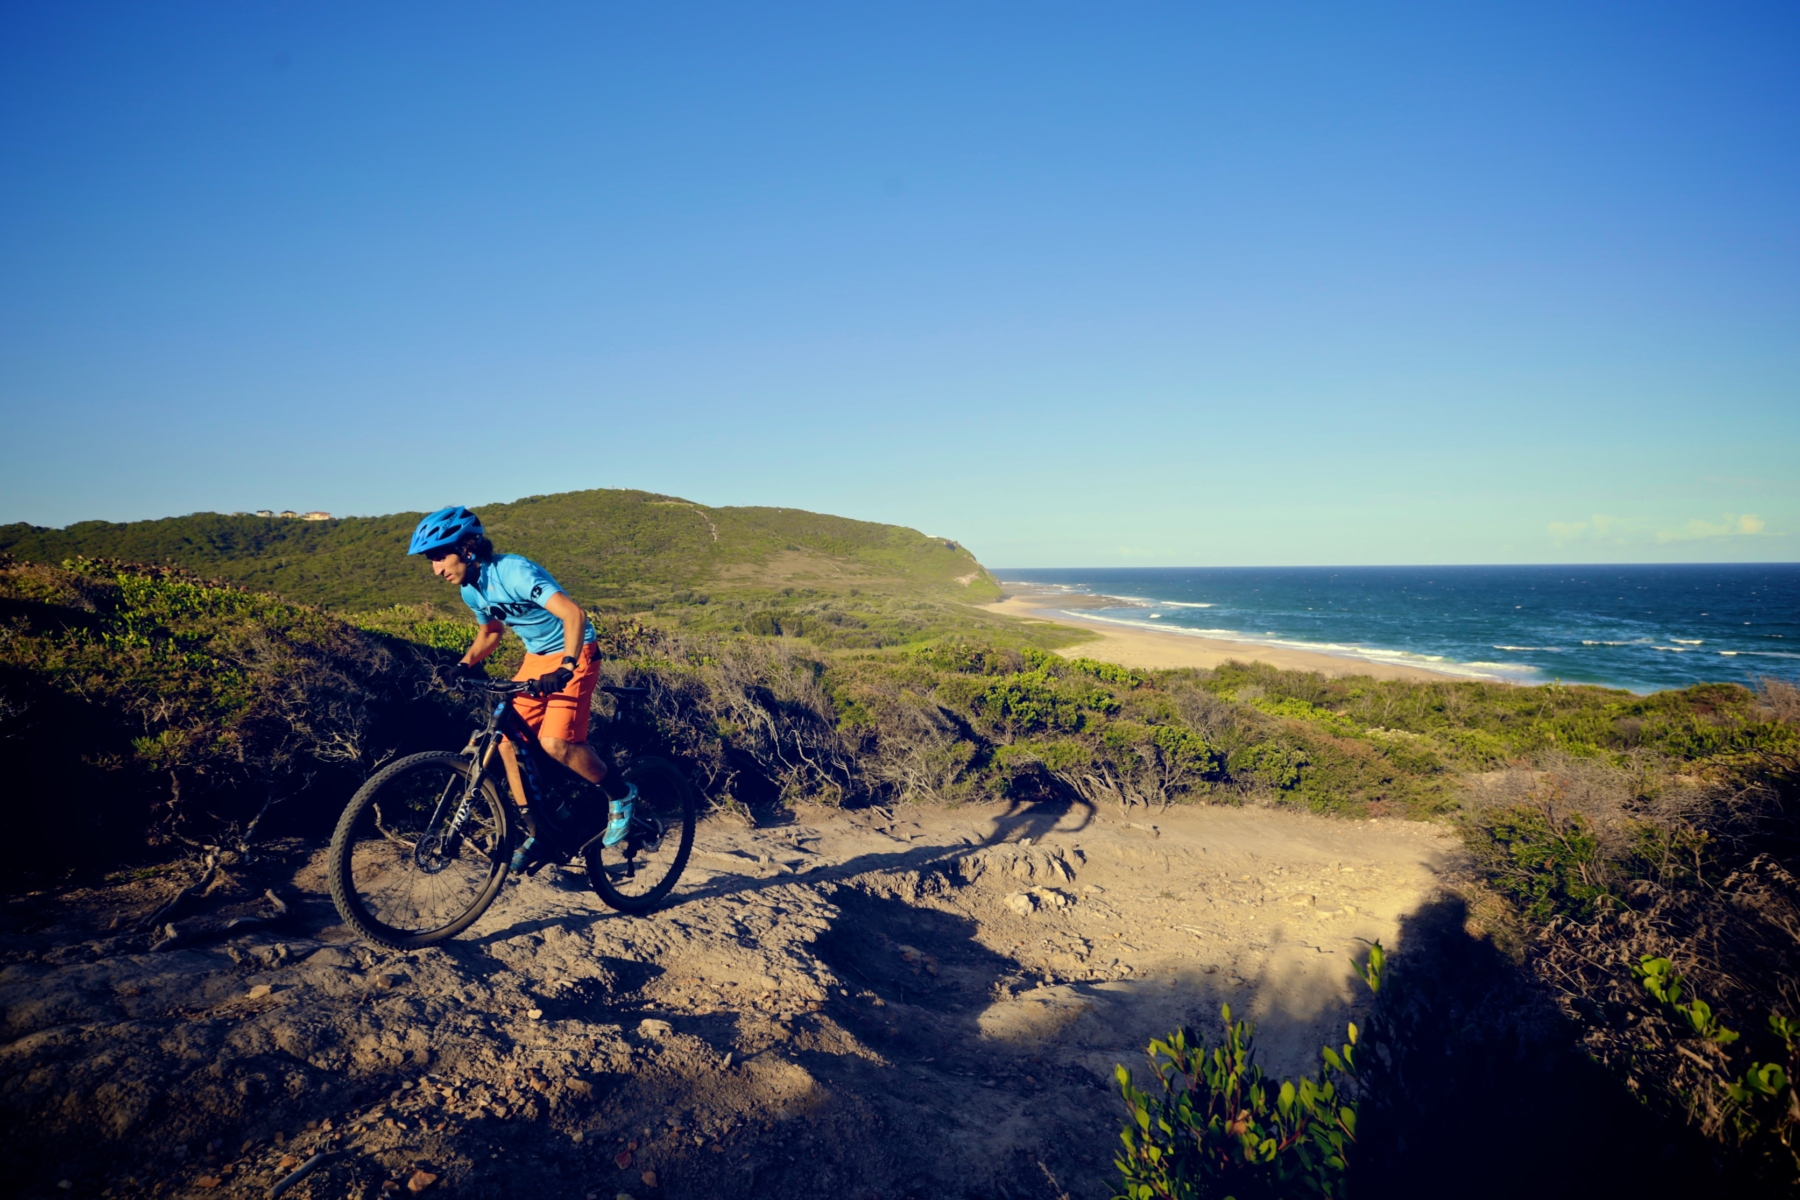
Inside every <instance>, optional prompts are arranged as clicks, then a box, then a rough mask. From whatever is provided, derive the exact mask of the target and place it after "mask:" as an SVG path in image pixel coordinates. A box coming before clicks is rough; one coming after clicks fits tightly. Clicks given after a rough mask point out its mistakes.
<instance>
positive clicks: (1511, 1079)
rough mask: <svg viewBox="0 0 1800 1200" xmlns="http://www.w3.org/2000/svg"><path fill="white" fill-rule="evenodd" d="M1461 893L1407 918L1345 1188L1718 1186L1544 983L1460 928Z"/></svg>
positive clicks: (1553, 1193) (1702, 1190)
mask: <svg viewBox="0 0 1800 1200" xmlns="http://www.w3.org/2000/svg"><path fill="white" fill-rule="evenodd" d="M1466 916H1467V913H1466V908H1465V905H1464V903H1463V901H1462V900H1461V899H1460V898H1456V897H1445V898H1441V899H1439V900H1437V901H1435V902H1433V903H1430V904H1427V905H1426V906H1424V907H1423V908H1421V909H1419V910H1418V911H1416V912H1414V913H1413V914H1411V915H1410V916H1408V917H1407V918H1405V919H1404V920H1403V922H1402V925H1401V932H1400V937H1399V940H1398V948H1397V953H1396V954H1394V955H1393V956H1392V957H1391V958H1390V960H1389V961H1390V965H1389V970H1388V972H1387V981H1386V983H1385V984H1384V986H1383V991H1382V996H1381V1001H1380V1004H1379V1006H1378V1012H1377V1016H1376V1017H1375V1018H1374V1019H1373V1020H1372V1021H1371V1022H1370V1027H1369V1029H1368V1031H1367V1036H1366V1037H1365V1041H1364V1048H1363V1050H1362V1057H1361V1060H1360V1063H1359V1068H1360V1075H1361V1080H1360V1083H1361V1087H1362V1093H1363V1095H1364V1097H1365V1099H1364V1101H1363V1105H1362V1110H1361V1113H1360V1126H1361V1128H1360V1130H1359V1132H1360V1135H1361V1136H1360V1138H1359V1141H1358V1145H1357V1152H1356V1157H1355V1160H1354V1167H1353V1174H1352V1178H1351V1183H1352V1187H1351V1195H1352V1196H1353V1197H1380V1198H1382V1200H1409V1198H1411V1197H1419V1198H1421V1200H1424V1198H1427V1197H1433V1198H1435V1197H1439V1196H1444V1195H1449V1194H1455V1195H1458V1196H1465V1197H1487V1196H1492V1197H1517V1196H1521V1195H1531V1196H1538V1197H1564V1196H1567V1197H1577V1196H1580V1197H1592V1196H1618V1195H1628V1194H1654V1193H1661V1192H1673V1193H1676V1194H1681V1193H1683V1192H1684V1191H1685V1192H1687V1193H1688V1194H1701V1195H1705V1194H1718V1193H1719V1189H1720V1188H1721V1187H1723V1186H1725V1185H1726V1183H1727V1181H1726V1180H1725V1178H1724V1177H1723V1176H1722V1175H1721V1174H1720V1173H1719V1172H1718V1170H1717V1169H1716V1168H1715V1166H1714V1163H1713V1161H1712V1156H1711V1154H1710V1153H1709V1151H1708V1148H1707V1147H1706V1145H1705V1144H1704V1143H1703V1142H1702V1141H1701V1139H1700V1138H1699V1137H1698V1136H1697V1135H1696V1134H1695V1133H1694V1132H1693V1131H1691V1130H1690V1129H1688V1128H1687V1127H1685V1126H1684V1125H1681V1124H1678V1123H1676V1122H1674V1121H1671V1120H1668V1119H1665V1118H1662V1117H1659V1116H1658V1115H1657V1114H1655V1113H1653V1112H1651V1111H1650V1110H1649V1109H1648V1108H1646V1107H1645V1106H1644V1105H1643V1104H1641V1103H1640V1102H1639V1101H1638V1100H1637V1099H1636V1097H1635V1096H1634V1095H1633V1094H1632V1092H1631V1091H1630V1090H1629V1089H1628V1087H1627V1086H1626V1083H1625V1081H1623V1080H1620V1079H1619V1078H1617V1077H1616V1076H1614V1075H1612V1074H1611V1073H1609V1072H1608V1071H1606V1070H1605V1069H1604V1068H1602V1067H1600V1066H1599V1065H1598V1064H1596V1063H1595V1062H1594V1061H1593V1060H1592V1059H1591V1058H1589V1057H1588V1056H1587V1055H1586V1054H1585V1053H1583V1051H1582V1048H1581V1039H1580V1032H1579V1029H1578V1028H1577V1027H1576V1026H1575V1024H1574V1023H1573V1022H1571V1021H1570V1020H1568V1019H1567V1018H1566V1017H1564V1016H1563V1015H1562V1013H1561V1012H1560V1011H1559V1010H1558V1009H1557V1007H1556V1005H1555V1004H1554V1002H1553V1001H1552V999H1551V997H1550V996H1549V995H1548V994H1547V993H1546V991H1545V990H1544V988H1543V987H1542V986H1541V985H1540V984H1537V983H1536V982H1535V981H1534V980H1532V979H1531V978H1530V977H1529V976H1528V975H1527V974H1526V973H1525V972H1524V971H1523V970H1521V969H1520V967H1519V966H1518V965H1517V964H1515V963H1514V962H1512V961H1511V960H1510V959H1508V958H1507V957H1506V956H1505V955H1504V954H1502V953H1501V952H1500V951H1499V950H1498V949H1497V948H1495V947H1494V946H1493V944H1492V943H1490V942H1488V941H1487V940H1485V939H1482V938H1477V937H1473V936H1471V935H1470V934H1469V933H1467V932H1466V930H1465V928H1464V921H1465V919H1466Z"/></svg>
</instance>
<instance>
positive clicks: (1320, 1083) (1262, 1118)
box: [1114, 942, 1383, 1200]
mask: <svg viewBox="0 0 1800 1200" xmlns="http://www.w3.org/2000/svg"><path fill="white" fill-rule="evenodd" d="M1382 965H1383V952H1382V949H1381V944H1380V943H1379V942H1377V943H1376V944H1375V945H1374V946H1373V947H1372V948H1371V949H1370V951H1369V957H1368V959H1367V960H1366V961H1365V962H1363V963H1361V964H1359V966H1358V973H1359V974H1360V975H1361V976H1362V979H1363V981H1364V982H1365V983H1366V984H1368V986H1369V989H1370V990H1371V991H1373V992H1379V991H1380V988H1381V972H1382ZM1220 1017H1221V1019H1222V1020H1223V1021H1224V1025H1225V1036H1224V1038H1223V1040H1222V1041H1221V1042H1220V1043H1219V1044H1218V1045H1217V1046H1208V1045H1207V1044H1206V1043H1205V1041H1204V1040H1203V1039H1200V1038H1198V1037H1197V1036H1196V1035H1195V1034H1193V1033H1192V1031H1190V1030H1186V1029H1178V1030H1176V1031H1175V1032H1174V1033H1171V1034H1169V1035H1168V1036H1167V1037H1165V1038H1158V1039H1157V1040H1155V1041H1152V1042H1151V1043H1150V1046H1149V1049H1148V1051H1147V1052H1146V1055H1147V1057H1148V1059H1149V1063H1150V1072H1151V1075H1152V1076H1153V1077H1154V1079H1155V1081H1156V1084H1155V1086H1154V1087H1153V1088H1139V1087H1137V1086H1136V1085H1135V1084H1133V1083H1132V1079H1131V1072H1130V1071H1128V1070H1126V1069H1125V1068H1124V1067H1123V1066H1121V1067H1118V1068H1117V1069H1116V1072H1115V1074H1116V1077H1117V1079H1118V1083H1119V1094H1120V1096H1121V1097H1122V1098H1123V1099H1124V1101H1125V1107H1126V1110H1127V1112H1128V1114H1129V1119H1128V1120H1127V1122H1126V1124H1125V1128H1124V1130H1123V1131H1122V1132H1121V1133H1120V1135H1119V1140H1120V1141H1121V1142H1122V1143H1123V1144H1124V1149H1123V1151H1122V1152H1121V1154H1120V1155H1119V1157H1118V1158H1117V1159H1116V1160H1114V1162H1115V1165H1116V1166H1117V1167H1118V1168H1119V1173H1120V1176H1121V1187H1120V1190H1119V1191H1118V1193H1116V1197H1117V1200H1200V1198H1201V1197H1214V1196H1226V1197H1232V1198H1233V1200H1259V1198H1267V1200H1278V1198H1280V1197H1288V1196H1323V1197H1337V1196H1342V1195H1344V1185H1345V1176H1346V1174H1347V1172H1348V1171H1349V1153H1350V1150H1351V1147H1352V1146H1353V1145H1354V1144H1355V1141H1356V1101H1355V1100H1354V1099H1352V1098H1350V1097H1349V1096H1348V1095H1347V1094H1346V1088H1345V1087H1344V1084H1346V1083H1348V1082H1350V1081H1351V1080H1354V1078H1355V1076H1356V1048H1357V1040H1358V1036H1359V1035H1358V1031H1357V1028H1356V1025H1355V1024H1354V1023H1351V1024H1350V1025H1349V1026H1348V1029H1347V1036H1348V1041H1347V1042H1345V1044H1344V1045H1343V1046H1341V1047H1339V1048H1338V1049H1335V1050H1334V1049H1332V1048H1331V1047H1330V1046H1326V1047H1324V1048H1323V1049H1322V1050H1321V1051H1320V1057H1321V1059H1322V1060H1323V1061H1322V1062H1321V1065H1320V1069H1319V1075H1318V1077H1316V1078H1315V1077H1312V1076H1303V1077H1301V1078H1300V1079H1298V1080H1291V1079H1284V1080H1282V1081H1281V1082H1280V1083H1279V1084H1275V1083H1273V1082H1271V1081H1269V1080H1268V1079H1266V1078H1265V1076H1264V1075H1263V1070H1262V1067H1261V1066H1259V1065H1258V1064H1257V1063H1256V1049H1255V1044H1254V1033H1255V1030H1254V1028H1253V1027H1252V1026H1251V1025H1250V1024H1249V1023H1248V1022H1246V1021H1234V1020H1232V1017H1231V1006H1230V1005H1228V1004H1227V1005H1224V1006H1222V1007H1221V1009H1220ZM1334 1075H1335V1076H1337V1077H1338V1078H1337V1080H1336V1081H1334V1080H1333V1078H1332V1077H1333V1076H1334Z"/></svg>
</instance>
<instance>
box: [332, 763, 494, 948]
mask: <svg viewBox="0 0 1800 1200" xmlns="http://www.w3.org/2000/svg"><path fill="white" fill-rule="evenodd" d="M471 769H472V767H471V764H470V763H469V760H468V759H466V758H464V757H463V756H462V755H460V754H447V753H431V754H414V755H411V756H409V757H407V758H403V759H400V760H399V761H398V762H394V763H390V764H388V765H387V766H386V767H384V768H382V769H381V770H380V771H377V772H376V773H375V774H374V775H372V776H370V778H369V780H368V782H367V783H365V784H363V785H362V787H361V788H360V789H359V790H358V791H357V793H356V795H355V796H354V797H352V798H351V800H350V803H349V805H348V806H347V807H346V808H345V809H344V815H343V816H342V817H341V818H339V820H338V825H337V832H336V833H334V834H333V835H332V838H331V850H330V854H329V864H328V870H327V871H326V876H327V879H328V880H329V883H330V886H331V899H332V902H333V903H334V904H336V905H337V910H338V915H339V916H341V917H343V918H344V921H345V923H346V924H348V925H349V926H350V927H351V928H352V929H355V930H356V931H357V932H358V933H360V934H362V935H363V936H364V937H366V938H368V939H369V940H370V941H372V942H379V943H381V944H382V945H384V946H392V947H394V948H395V949H397V950H410V949H413V948H415V947H418V946H429V945H432V944H433V943H436V942H441V941H444V940H445V939H447V938H453V937H455V936H456V935H457V934H459V933H461V932H462V931H463V930H465V929H467V928H468V927H469V926H470V925H473V924H474V923H475V921H476V919H477V918H478V917H480V916H481V914H482V913H484V912H486V911H487V908H488V905H490V904H492V903H493V902H494V897H495V896H496V895H498V894H499V892H500V887H501V885H502V884H504V883H505V882H506V872H507V867H508V863H509V858H508V855H507V847H508V845H509V842H508V836H507V825H506V807H505V805H504V804H502V803H501V800H500V795H499V793H498V791H497V790H496V789H495V787H494V784H493V781H492V780H490V779H483V780H481V782H480V784H479V785H478V786H477V787H476V788H475V791H474V794H473V796H471V797H470V803H469V810H468V811H467V812H466V813H464V812H462V811H461V809H462V801H463V795H464V792H465V791H466V790H467V784H468V778H469V772H470V770H471Z"/></svg>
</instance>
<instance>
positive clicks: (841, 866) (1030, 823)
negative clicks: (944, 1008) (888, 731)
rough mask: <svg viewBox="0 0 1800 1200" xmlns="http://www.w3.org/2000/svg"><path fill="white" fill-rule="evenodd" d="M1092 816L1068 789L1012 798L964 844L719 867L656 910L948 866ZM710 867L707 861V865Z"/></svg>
mask: <svg viewBox="0 0 1800 1200" xmlns="http://www.w3.org/2000/svg"><path fill="white" fill-rule="evenodd" d="M1093 817H1094V806H1093V804H1091V803H1090V802H1089V801H1087V800H1085V799H1083V798H1081V797H1080V796H1078V795H1075V794H1074V793H1073V792H1063V793H1061V794H1053V795H1051V796H1049V797H1047V798H1044V799H1038V800H1014V801H1013V802H1012V803H1011V804H1009V805H1008V807H1007V809H1006V811H1005V812H1003V813H1001V814H1000V815H999V816H997V817H995V818H993V822H994V830H993V832H992V833H990V834H989V835H988V836H986V837H984V838H981V839H980V840H978V841H976V842H974V843H973V844H970V843H968V842H961V841H959V842H957V843H955V844H954V845H932V846H909V847H907V848H905V849H895V850H891V851H874V852H871V853H868V854H859V855H857V856H855V857H854V858H849V859H846V860H844V861H843V862H841V863H833V864H829V865H822V866H818V867H814V868H812V869H811V870H808V871H805V872H804V873H799V874H781V875H743V874H737V873H734V872H730V871H725V872H719V873H716V874H714V875H713V876H712V878H710V879H708V880H707V881H706V882H705V883H702V884H700V885H699V886H697V887H689V888H683V887H681V886H680V885H677V886H676V889H675V894H674V895H673V896H672V897H671V898H670V900H669V902H668V903H667V904H665V905H664V906H663V908H662V909H661V910H659V911H665V912H666V911H668V910H669V909H673V908H679V907H681V906H682V905H684V904H691V903H693V902H694V901H696V900H712V899H717V898H718V897H721V896H732V895H742V894H744V893H746V892H752V893H753V892H761V891H766V890H768V889H769V888H776V887H786V886H787V885H789V884H793V883H799V884H812V883H819V882H822V881H826V880H839V879H848V878H851V877H853V876H857V875H866V874H870V873H875V872H893V871H925V870H933V869H937V868H942V867H945V866H948V865H949V864H951V863H953V862H955V861H956V860H957V859H959V858H962V857H964V856H966V855H968V854H970V853H972V852H974V851H976V850H980V849H983V848H986V847H988V846H997V845H1000V844H1002V843H1005V842H1016V841H1019V840H1020V839H1022V838H1027V837H1029V838H1032V839H1034V840H1035V839H1038V838H1042V837H1044V836H1046V835H1048V834H1049V833H1051V832H1052V831H1055V832H1058V833H1065V834H1066V833H1079V832H1080V831H1081V830H1083V829H1086V828H1087V827H1088V825H1089V824H1090V823H1091V822H1092V820H1093ZM707 869H708V870H711V869H712V868H711V867H708V868H707Z"/></svg>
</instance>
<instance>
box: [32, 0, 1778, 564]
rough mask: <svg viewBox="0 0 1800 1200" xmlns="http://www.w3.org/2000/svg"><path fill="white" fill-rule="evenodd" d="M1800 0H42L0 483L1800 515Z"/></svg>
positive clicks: (126, 514) (1198, 551) (1584, 529)
mask: <svg viewBox="0 0 1800 1200" xmlns="http://www.w3.org/2000/svg"><path fill="white" fill-rule="evenodd" d="M1797 55H1800V10H1795V9H1794V8H1793V7H1792V6H1787V5H1777V4H1768V3H1764V4H1750V5H1745V6H1739V7H1735V8H1732V9H1730V10H1724V11H1699V10H1694V9H1690V8H1687V7H1683V6H1675V5H1637V6H1624V5H1610V6H1609V5H1580V6H1568V5H1543V4H1540V5H1524V6H1514V7H1510V8H1508V9H1506V10H1505V11H1495V12H1476V11H1470V10H1454V11H1451V10H1443V9H1441V8H1440V7H1437V6H1429V5H1384V6H1379V7H1374V8H1365V9H1358V10H1355V11H1351V10H1346V9H1342V8H1339V7H1334V6H1329V5H1323V4H1318V5H1301V6H1296V7H1292V8H1284V9H1280V10H1256V11H1232V10H1196V9H1193V8H1190V7H1186V6H1179V5H1174V4H1150V5H1145V6H1141V7H1135V8H1131V9H1128V10H1105V9H1097V8H1089V7H1082V6H1074V5H1061V4H1052V5H1033V6H1025V5H994V6H989V7H983V8H980V9H976V10H970V9H968V8H966V7H962V6H952V5H923V6H915V7H912V8H909V9H907V10H906V11H904V12H899V11H895V12H875V11H863V10H848V11H847V10H843V9H840V8H837V7H833V6H825V5H817V6H815V5H804V4H794V5H785V6H781V7H780V8H778V9H770V8H768V7H766V6H757V7H752V6H748V5H737V6H733V5H719V6H714V7H711V8H709V9H707V10H705V11H704V12H703V13H702V12H700V11H698V10H642V11H627V10H605V11H601V10H594V9H590V8H587V7H584V6H576V5H548V6H543V7H539V8H534V9H532V10H530V11H528V12H500V11H497V10H491V9H486V8H483V7H480V6H474V5H467V4H449V5H443V6H437V7H434V8H432V9H430V10H425V9H415V8H389V9H380V10H368V9H363V8H354V7H351V6H348V5H343V4H322V5H315V6H310V7H307V8H305V9H300V8H255V9H245V8H237V7H230V6H221V5H197V6H185V7H178V8H155V9H146V8H141V7H134V6H129V5H122V4H72V5H61V6H54V7H48V6H37V7H33V6H23V5H15V6H12V7H10V8H9V9H7V10H6V11H5V12H4V13H3V14H0V154H3V155H4V159H5V161H6V162H7V163H8V176H7V181H6V183H5V184H4V186H0V279H4V280H5V282H6V284H7V287H6V288H5V291H4V297H5V298H4V300H3V301H0V303H3V304H4V309H3V310H0V311H3V313H4V317H5V319H4V321H0V419H4V421H5V425H6V429H7V432H8V438H7V445H6V459H5V461H6V468H7V469H6V471H5V472H4V473H0V523H4V522H13V521H29V522H32V523H34V524H40V525H55V526H61V525H66V524H69V523H71V522H75V521H80V520H88V519H103V520H135V519H145V518H154V517H160V516H167V515H173V514H179V513H184V512H191V511H204V510H254V509H257V508H265V507H276V508H282V507H288V506H295V507H298V508H301V509H302V511H304V510H306V509H324V510H327V511H331V512H334V513H338V514H340V515H344V514H379V513H391V512H398V511H417V510H427V509H431V508H435V507H438V506H439V505H442V504H445V503H469V504H471V505H472V506H476V507H479V505H480V504H481V503H483V502H490V503H491V502H497V501H501V500H503V499H507V498H512V497H518V496H526V495H534V494H545V493H551V492H562V491H572V490H578V489H583V488H590V487H635V488H643V489H646V490H650V491H656V492H661V493H666V494H672V495H680V496H683V497H685V498H688V499H691V500H695V501H698V502H700V503H704V504H708V505H717V506H727V505H735V504H741V505H772V506H779V507H794V508H805V509H810V510H814V511H821V512H831V513H837V514H840V515H843V516H849V517H856V518H861V519H866V520H879V521H887V522H892V523H895V524H902V525H908V526H911V527H914V528H918V529H921V530H923V531H925V532H927V533H933V534H942V535H943V536H948V537H955V538H957V540H959V541H962V542H964V543H965V544H967V545H968V546H969V547H970V548H971V549H972V550H974V552H975V553H976V554H977V556H978V557H979V558H981V559H982V561H983V562H1000V561H1004V562H1009V563H1015V564H1025V563H1029V564H1032V566H1033V567H1037V568H1048V567H1057V566H1071V565H1085V566H1091V567H1123V566H1172V565H1193V566H1213V565H1227V564H1229V565H1233V566H1247V567H1248V566H1305V565H1327V564H1329V565H1339V566H1374V565H1419V566H1436V565H1452V564H1455V565H1495V566H1498V565H1518V564H1533V565H1570V566H1575V565H1591V564H1597V563H1642V564H1645V565H1655V564H1659V563H1669V562H1695V563H1705V562H1732V563H1756V562H1792V561H1795V560H1796V559H1800V467H1797V466H1796V464H1797V463H1800V236H1796V234H1797V233H1800V218H1797V217H1796V214H1800V76H1796V74H1795V72H1794V71H1793V69H1792V63H1793V62H1794V61H1795V60H1796V56H1797ZM1008 569H1019V570H1023V569H1030V568H1027V567H1025V566H1016V567H1013V568H1008Z"/></svg>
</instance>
